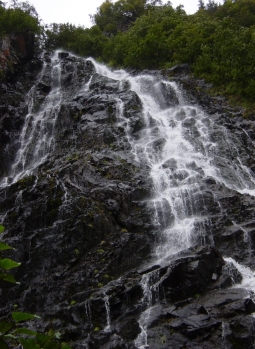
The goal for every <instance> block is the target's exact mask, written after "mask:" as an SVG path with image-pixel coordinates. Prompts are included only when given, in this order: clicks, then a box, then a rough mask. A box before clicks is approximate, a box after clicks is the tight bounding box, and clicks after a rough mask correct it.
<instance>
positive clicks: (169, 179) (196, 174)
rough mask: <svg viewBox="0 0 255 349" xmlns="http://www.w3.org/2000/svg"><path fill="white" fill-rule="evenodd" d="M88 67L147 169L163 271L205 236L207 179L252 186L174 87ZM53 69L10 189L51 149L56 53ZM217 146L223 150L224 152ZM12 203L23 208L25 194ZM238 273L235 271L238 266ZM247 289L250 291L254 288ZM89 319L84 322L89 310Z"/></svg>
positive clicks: (251, 189)
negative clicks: (109, 87)
mask: <svg viewBox="0 0 255 349" xmlns="http://www.w3.org/2000/svg"><path fill="white" fill-rule="evenodd" d="M90 60H91V61H92V62H93V64H94V66H95V67H96V71H97V73H99V74H101V75H103V76H107V77H108V78H111V79H114V80H116V81H119V96H118V97H117V98H116V97H114V101H115V103H117V123H118V125H119V126H121V127H123V128H124V130H125V135H126V137H127V139H128V142H129V143H130V146H131V152H132V154H133V156H134V158H135V159H136V160H137V161H139V162H141V163H142V164H145V165H146V166H149V168H150V175H151V178H152V181H153V191H154V194H153V198H152V199H151V200H149V201H148V205H151V207H153V209H154V213H153V218H154V224H155V230H157V231H160V236H158V237H157V238H156V240H157V244H156V246H155V251H154V252H155V253H154V256H155V258H154V263H158V264H160V263H161V262H162V261H163V260H164V259H166V258H168V257H171V256H173V255H174V254H175V253H177V252H179V251H181V250H184V249H187V248H189V247H191V246H192V245H194V244H201V245H202V244H204V243H205V241H206V238H207V234H208V233H207V229H206V227H207V226H208V225H209V224H210V222H209V218H208V217H207V214H206V209H205V210H201V207H202V208H204V207H205V206H206V203H204V202H203V195H204V194H203V190H202V189H201V183H202V181H203V180H204V179H205V178H208V177H211V178H212V179H213V180H215V182H216V183H220V184H223V185H224V186H225V187H227V188H229V189H231V190H235V191H238V192H239V193H241V194H243V193H248V194H250V195H255V179H254V177H253V175H252V173H251V172H250V170H249V169H248V167H247V166H246V165H245V164H243V163H242V161H241V157H240V156H239V155H240V154H239V150H238V149H239V147H238V145H236V142H237V140H236V139H233V138H232V135H231V134H230V132H229V131H228V130H227V129H226V128H225V127H224V126H219V125H215V124H214V123H213V121H212V120H211V119H209V118H208V117H207V115H206V114H205V113H204V112H203V111H202V110H201V109H200V108H198V107H196V106H191V105H189V104H188V103H187V102H186V100H185V98H184V97H183V96H182V93H181V92H180V89H179V88H178V86H177V85H176V84H175V83H174V82H169V81H165V80H161V79H160V78H158V77H154V76H151V75H139V76H131V75H129V74H128V73H127V72H125V71H123V70H119V71H111V70H109V69H108V68H107V67H105V66H103V65H100V64H98V63H97V62H95V61H94V60H92V59H90ZM52 63H53V65H52V68H51V69H52V70H51V71H52V76H51V79H52V90H51V92H50V93H49V94H48V96H47V97H46V98H45V101H44V102H43V103H42V105H41V107H40V109H39V111H37V112H35V111H34V105H33V101H34V99H33V94H34V93H35V88H33V89H32V90H31V93H30V95H29V99H28V105H29V113H28V115H27V117H26V120H25V124H24V128H23V131H22V134H21V138H20V149H19V151H18V154H17V157H16V159H15V162H14V164H13V167H12V171H11V173H10V177H12V180H11V181H12V182H14V181H17V180H19V179H20V178H22V177H23V176H25V175H28V174H30V173H31V171H32V170H33V169H35V168H36V167H37V166H38V165H40V164H41V163H43V162H44V161H45V160H46V158H47V156H48V154H49V152H50V151H51V150H52V149H53V148H54V127H55V122H56V120H57V117H58V112H59V109H60V107H61V103H62V102H63V91H62V89H61V67H60V60H59V59H58V56H57V53H56V54H55V55H54V56H53V57H52ZM92 81H93V73H92V75H91V77H90V79H89V80H88V81H87V82H86V83H84V85H83V87H81V88H78V89H77V93H80V94H82V93H86V92H87V91H89V89H90V85H91V83H92ZM127 85H129V88H130V89H131V90H132V91H134V92H135V93H136V94H137V95H138V96H139V98H140V101H141V104H142V113H141V118H142V119H143V124H144V127H143V128H141V130H140V131H139V132H138V134H136V135H132V133H131V126H130V119H129V118H128V117H126V116H125V101H124V100H122V99H121V91H122V89H123V86H127ZM221 142H224V144H225V146H224V148H223V147H221ZM226 145H227V146H226ZM222 149H224V151H223V150H222ZM219 160H220V161H219ZM219 162H220V164H221V165H220V166H218V165H219ZM59 185H60V186H61V187H62V189H63V192H64V196H63V206H65V205H68V191H67V188H66V187H65V184H64V183H63V182H59ZM17 200H22V193H21V194H20V197H19V198H17ZM215 201H217V198H215ZM203 211H204V213H203ZM233 263H234V262H233ZM236 267H237V269H238V268H239V267H238V265H236ZM239 269H240V268H239ZM249 275H250V274H249ZM150 280H151V277H149V276H148V275H145V276H143V277H142V280H141V286H142V289H143V293H144V297H143V299H142V301H141V303H142V307H143V310H144V311H143V313H142V314H141V318H140V320H139V323H140V327H141V335H140V336H138V338H137V340H136V341H135V345H136V346H137V347H138V348H141V349H143V348H146V347H147V333H146V330H147V322H146V321H147V320H148V317H149V315H150V309H151V307H152V306H153V295H152V293H153V292H154V291H155V287H153V284H152V285H151V284H150ZM244 286H245V287H246V284H245V285H244ZM252 287H254V288H255V286H254V285H253V284H252ZM105 307H106V311H107V319H106V320H107V326H106V328H105V331H106V332H108V331H110V307H109V300H108V298H107V296H105ZM86 309H87V308H86ZM87 312H88V317H89V316H90V315H89V314H90V310H89V308H88V309H87Z"/></svg>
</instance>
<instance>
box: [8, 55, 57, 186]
mask: <svg viewBox="0 0 255 349" xmlns="http://www.w3.org/2000/svg"><path fill="white" fill-rule="evenodd" d="M45 66H46V64H45ZM45 66H44V69H45ZM44 69H43V71H42V74H41V76H43V72H44ZM60 70H61V68H60V61H59V59H58V58H57V53H55V54H54V56H53V57H52V71H51V80H52V90H51V92H50V93H49V94H48V96H47V97H46V98H45V100H44V102H43V103H42V106H41V107H40V109H39V111H35V110H34V107H35V106H34V93H35V87H34V88H33V89H32V90H31V93H30V95H29V104H28V105H29V111H28V114H27V116H26V119H25V124H24V127H23V130H22V133H21V138H20V148H19V151H18V153H17V156H16V159H15V161H14V164H13V166H12V170H11V174H10V176H11V177H13V181H14V182H15V181H17V180H19V179H20V178H22V177H23V176H25V175H28V174H29V173H30V172H31V170H32V169H34V168H36V167H38V166H39V165H40V164H41V163H43V162H44V161H45V159H46V157H47V155H48V154H49V152H50V151H51V150H53V148H54V126H55V122H56V120H57V116H58V112H59V109H60V106H61V101H62V92H61V86H60V76H61V74H60Z"/></svg>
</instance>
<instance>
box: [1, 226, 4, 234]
mask: <svg viewBox="0 0 255 349" xmlns="http://www.w3.org/2000/svg"><path fill="white" fill-rule="evenodd" d="M4 229H5V227H4V226H3V225H0V234H1V233H2V232H3V231H4Z"/></svg>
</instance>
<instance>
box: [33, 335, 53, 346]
mask: <svg viewBox="0 0 255 349" xmlns="http://www.w3.org/2000/svg"><path fill="white" fill-rule="evenodd" d="M50 339H51V337H49V336H47V335H46V334H41V333H38V334H37V336H36V340H37V342H38V343H39V344H40V345H41V346H42V345H44V344H45V343H46V342H48V341H49V340H50Z"/></svg>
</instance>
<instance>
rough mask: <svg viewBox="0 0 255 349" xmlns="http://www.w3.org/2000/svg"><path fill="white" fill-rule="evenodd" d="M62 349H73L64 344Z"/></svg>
mask: <svg viewBox="0 0 255 349" xmlns="http://www.w3.org/2000/svg"><path fill="white" fill-rule="evenodd" d="M61 349H71V347H69V345H67V344H63V345H62V347H61Z"/></svg>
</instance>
